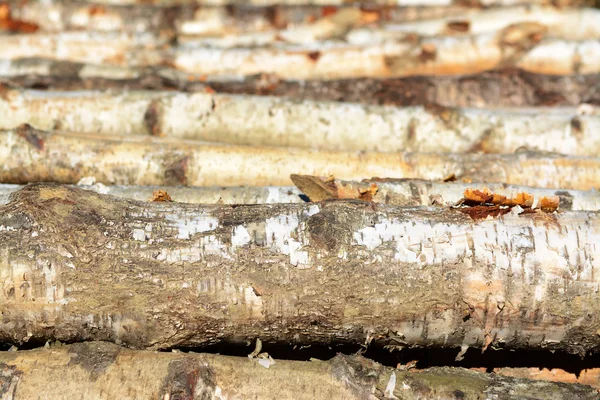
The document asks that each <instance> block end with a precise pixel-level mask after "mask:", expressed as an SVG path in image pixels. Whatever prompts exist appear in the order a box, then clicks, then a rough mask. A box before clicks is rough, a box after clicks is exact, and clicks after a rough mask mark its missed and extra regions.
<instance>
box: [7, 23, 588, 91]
mask: <svg viewBox="0 0 600 400" xmlns="http://www.w3.org/2000/svg"><path fill="white" fill-rule="evenodd" d="M546 32H547V29H546V28H545V27H544V26H542V25H539V24H535V23H528V22H527V23H520V24H516V25H511V26H509V27H507V28H505V29H503V30H502V31H499V32H496V33H489V34H482V35H477V36H476V37H472V36H466V37H448V36H442V37H422V38H418V37H415V35H414V34H404V33H394V32H389V33H387V34H385V35H383V34H378V33H377V32H370V31H369V30H368V29H363V30H352V31H350V32H349V33H348V34H347V35H346V36H345V37H344V40H343V41H340V40H325V41H319V42H315V43H307V44H304V45H302V44H294V43H290V44H277V45H272V46H258V47H242V48H229V49H228V48H216V47H211V48H208V47H206V43H204V44H203V43H197V44H194V43H184V44H180V45H178V46H167V45H165V46H160V45H159V44H158V43H157V38H156V37H153V36H152V35H150V34H148V33H141V34H137V33H136V34H129V33H118V32H93V33H89V32H64V33H57V34H47V33H36V34H28V35H22V34H16V35H8V36H6V38H5V39H3V40H2V42H1V43H0V52H1V54H2V58H3V60H4V61H9V60H17V59H20V58H35V57H41V58H50V59H54V60H61V61H75V62H82V63H90V64H101V63H104V64H106V65H111V66H123V67H124V66H130V67H136V66H137V67H159V66H164V65H169V66H172V67H174V68H176V69H179V70H180V71H183V72H185V73H191V74H199V75H214V76H216V77H231V76H249V75H256V74H261V73H271V74H274V75H276V76H278V77H280V78H283V79H342V78H360V77H378V78H381V77H403V76H413V75H423V74H439V75H459V74H473V73H479V72H483V71H487V70H491V69H496V68H506V67H517V68H521V69H524V70H526V71H530V72H536V73H546V74H556V75H565V74H593V73H599V72H600V42H598V41H597V40H582V41H573V40H564V39H552V38H547V39H544V40H542V39H543V38H544V35H545V34H546ZM49 35H50V36H49ZM49 43H50V45H49ZM225 44H226V43H224V44H223V45H225ZM315 44H318V49H317V50H319V51H320V53H319V57H318V58H315V57H314V52H315V51H316V50H315ZM213 45H215V46H216V45H218V43H216V42H215V43H213ZM246 45H247V44H246ZM91 49H94V50H96V51H93V50H91Z"/></svg>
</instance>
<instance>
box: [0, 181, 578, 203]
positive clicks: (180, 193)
mask: <svg viewBox="0 0 600 400" xmlns="http://www.w3.org/2000/svg"><path fill="white" fill-rule="evenodd" d="M84 179H85V178H84ZM77 186H79V187H80V188H82V189H85V190H92V191H94V192H97V193H100V194H109V195H111V196H116V197H121V198H125V199H132V200H138V201H150V200H151V199H152V198H153V194H154V192H156V191H158V190H165V189H166V190H165V191H166V192H167V193H168V194H169V196H170V197H171V199H172V200H173V201H176V202H178V203H196V204H274V203H304V202H305V200H304V199H305V197H304V196H303V195H302V192H300V190H298V189H297V188H296V187H294V186H223V187H197V186H196V187H183V186H174V187H168V188H165V187H163V186H114V185H108V186H107V185H103V184H101V183H94V184H91V185H88V184H85V185H82V184H78V185H77ZM22 188H23V186H22V185H7V184H0V204H6V203H8V202H9V197H10V195H11V194H12V193H14V192H16V191H17V190H20V189H22ZM569 193H572V192H569ZM576 204H577V205H579V204H580V202H579V203H576Z"/></svg>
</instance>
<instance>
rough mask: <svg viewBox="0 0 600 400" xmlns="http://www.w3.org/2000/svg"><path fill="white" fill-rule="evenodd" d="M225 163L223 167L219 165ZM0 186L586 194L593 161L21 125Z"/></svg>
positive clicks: (3, 134)
mask: <svg viewBox="0 0 600 400" xmlns="http://www.w3.org/2000/svg"><path fill="white" fill-rule="evenodd" d="M224 159H226V160H227V163H225V164H224V163H223V160H224ZM0 165H2V167H1V168H0V181H2V182H5V183H27V182H39V181H56V182H61V183H70V184H73V183H77V182H79V180H80V179H82V178H84V177H93V178H95V179H96V180H97V181H98V182H100V183H103V184H118V185H173V186H177V185H189V186H241V185H245V186H270V185H275V186H278V185H289V184H290V183H291V181H290V178H289V176H290V175H291V174H294V173H297V172H299V171H301V172H303V173H305V174H309V175H317V176H329V175H334V176H336V177H338V178H340V179H349V180H352V179H354V180H356V179H363V178H365V177H389V178H419V179H432V180H441V179H443V178H445V177H446V176H448V175H449V174H454V175H456V177H457V178H459V179H460V178H470V179H471V180H473V181H479V182H504V183H507V184H514V185H524V186H534V187H546V188H555V189H575V190H588V189H591V188H594V187H597V186H598V181H599V180H600V179H599V175H600V158H597V157H571V156H564V155H558V154H549V153H536V152H528V151H525V152H519V153H515V154H507V155H501V154H473V153H471V154H436V153H375V152H367V153H356V152H334V151H313V150H306V149H287V148H275V147H252V146H231V145H229V146H228V145H214V144H204V143H200V142H191V141H182V140H177V141H175V140H169V139H166V138H147V137H143V136H136V137H134V136H131V137H129V138H126V139H120V138H113V137H98V136H92V135H77V134H67V133H64V134H63V133H48V132H43V131H39V130H36V129H33V128H31V127H30V126H27V125H23V126H21V127H19V128H17V129H15V130H10V131H0Z"/></svg>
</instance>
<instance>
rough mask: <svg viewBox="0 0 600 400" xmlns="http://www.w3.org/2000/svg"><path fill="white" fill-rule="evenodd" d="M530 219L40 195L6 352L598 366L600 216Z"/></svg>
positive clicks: (7, 317)
mask: <svg viewBox="0 0 600 400" xmlns="http://www.w3.org/2000/svg"><path fill="white" fill-rule="evenodd" d="M515 211H516V209H515V210H513V212H512V213H509V214H506V215H504V216H501V217H497V218H493V217H490V218H487V219H483V220H482V219H478V220H472V219H471V217H469V216H468V215H467V214H464V213H463V212H461V211H460V210H452V209H446V210H445V211H440V209H439V208H435V209H434V208H432V209H428V208H424V209H410V208H409V209H405V208H394V207H390V206H382V205H377V204H375V203H367V202H356V201H351V202H340V201H337V202H325V203H310V204H285V205H283V204H282V205H253V206H244V205H240V206H198V205H184V204H176V203H139V202H134V201H131V200H120V199H117V198H114V197H110V196H105V195H104V196H103V195H99V194H96V193H94V192H89V191H84V190H81V189H77V188H72V187H68V186H60V185H54V184H37V185H32V186H28V187H26V188H24V189H23V190H21V191H19V192H18V193H16V194H15V195H14V196H13V199H12V202H11V203H9V204H7V205H4V206H1V207H0V275H1V276H2V277H3V278H2V281H1V285H2V286H1V289H2V290H0V311H1V312H2V315H3V318H2V321H0V342H4V343H15V344H21V343H25V342H27V341H30V340H35V341H40V340H54V339H58V340H61V341H77V340H90V339H97V340H109V341H114V342H117V343H125V344H127V345H129V346H133V347H139V348H154V349H156V348H172V347H176V346H198V345H207V344H211V343H217V342H227V343H236V342H240V343H243V342H246V341H248V340H254V339H255V338H261V339H262V340H263V341H266V342H279V343H299V344H300V343H305V344H306V343H310V344H317V343H327V344H331V343H355V344H359V343H363V344H369V343H378V344H382V345H393V346H397V347H398V346H399V347H404V346H409V347H410V346H446V347H457V346H460V347H461V348H462V350H463V351H466V349H467V348H469V347H474V348H480V349H482V350H485V349H487V348H488V347H490V346H492V347H504V348H510V349H520V348H528V349H541V348H544V349H548V350H562V351H567V352H571V353H577V354H581V355H583V354H586V353H587V352H589V351H592V350H594V349H596V348H597V347H598V346H599V345H600V336H599V335H598V334H597V333H598V331H599V330H600V317H598V315H600V314H599V313H598V309H599V307H600V300H599V299H598V296H597V291H598V287H599V281H598V273H597V269H598V260H600V249H599V248H598V246H597V245H596V243H597V241H598V237H600V216H599V215H598V213H596V212H564V213H558V214H545V213H540V214H538V213H524V214H520V215H519V214H518V213H517V212H515ZM485 216H486V212H485V211H481V210H480V211H479V214H478V217H485ZM459 356H460V354H459Z"/></svg>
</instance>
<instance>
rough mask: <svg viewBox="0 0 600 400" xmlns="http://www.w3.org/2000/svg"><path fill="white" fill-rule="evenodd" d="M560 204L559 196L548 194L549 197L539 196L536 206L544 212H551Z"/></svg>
mask: <svg viewBox="0 0 600 400" xmlns="http://www.w3.org/2000/svg"><path fill="white" fill-rule="evenodd" d="M559 204H560V197H558V196H550V197H545V196H543V197H541V198H540V200H539V202H538V208H539V209H541V210H542V211H544V212H547V213H551V212H554V211H556V210H557V209H558V206H559Z"/></svg>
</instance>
